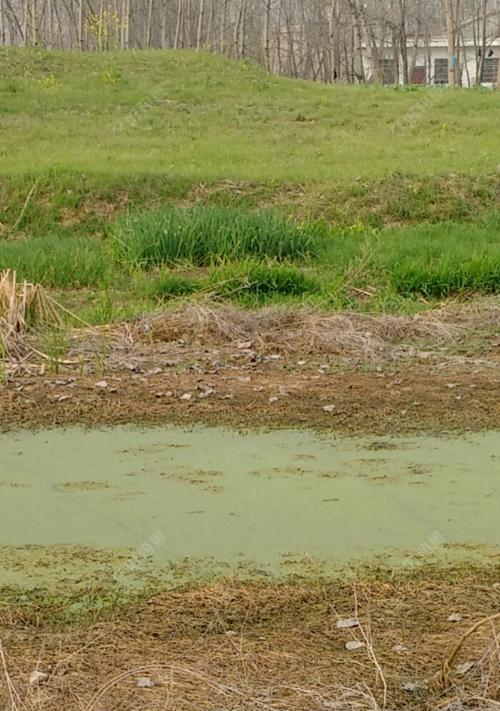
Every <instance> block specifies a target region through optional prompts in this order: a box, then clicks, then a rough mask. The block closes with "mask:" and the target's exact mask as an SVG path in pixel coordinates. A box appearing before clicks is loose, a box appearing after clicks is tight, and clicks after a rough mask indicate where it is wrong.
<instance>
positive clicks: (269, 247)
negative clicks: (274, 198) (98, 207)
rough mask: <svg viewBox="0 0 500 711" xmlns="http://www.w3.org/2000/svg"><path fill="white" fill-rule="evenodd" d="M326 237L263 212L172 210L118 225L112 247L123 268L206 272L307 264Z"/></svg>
mask: <svg viewBox="0 0 500 711" xmlns="http://www.w3.org/2000/svg"><path fill="white" fill-rule="evenodd" d="M323 233H324V228H323V227H322V226H321V224H320V223H317V224H314V223H313V224H308V225H300V224H297V223H295V222H293V221H291V220H286V219H284V218H282V217H279V216H277V215H275V214H274V213H272V212H269V211H264V210H260V211H258V212H249V211H244V210H239V209H234V208H228V207H199V208H192V209H180V208H172V209H170V210H164V211H160V212H146V213H142V214H139V215H132V216H130V217H128V218H126V219H124V220H121V221H119V223H118V225H117V226H116V229H115V233H114V236H113V245H114V249H115V253H116V255H117V258H118V260H119V262H121V263H122V264H124V265H128V266H130V267H133V268H136V267H142V268H146V269H147V268H150V267H156V266H162V265H168V266H175V265H178V264H182V263H185V264H190V265H194V266H208V265H211V264H214V263H217V262H218V261H221V260H226V259H227V260H236V259H244V258H246V257H250V256H251V257H256V258H261V259H264V258H270V259H276V260H279V261H281V260H288V259H299V260H304V259H306V258H308V257H310V256H311V255H312V254H313V253H314V252H315V250H316V245H317V240H318V237H319V235H320V234H323Z"/></svg>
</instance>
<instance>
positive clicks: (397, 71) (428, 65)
mask: <svg viewBox="0 0 500 711" xmlns="http://www.w3.org/2000/svg"><path fill="white" fill-rule="evenodd" d="M378 52H379V56H380V67H381V70H382V75H383V80H384V84H403V68H402V62H401V57H399V58H398V59H396V58H395V57H394V51H393V48H392V47H391V46H387V45H386V46H384V47H382V48H380V47H379V48H378ZM408 62H409V65H410V66H412V67H413V69H412V70H411V77H410V81H411V83H413V84H429V85H436V86H443V85H446V84H448V42H447V39H446V38H440V37H437V38H434V39H432V40H431V41H430V42H429V43H427V44H426V45H422V46H419V47H417V48H415V46H414V43H413V42H411V41H409V42H408ZM499 64H500V37H497V38H494V39H489V40H488V41H487V42H486V52H485V57H484V59H482V58H481V49H478V47H477V45H476V44H475V43H474V42H473V41H472V40H466V41H465V42H464V44H463V46H461V48H460V54H459V57H458V65H459V70H458V72H457V78H458V83H459V84H460V85H461V86H464V87H469V86H476V84H478V83H481V84H483V85H486V86H492V85H495V84H497V83H498V77H499ZM363 65H364V66H363V69H364V73H365V77H366V78H367V79H368V80H370V78H371V77H372V65H371V56H370V52H368V50H367V49H366V47H365V48H363ZM481 66H482V77H481V82H478V81H477V75H478V72H479V71H480V68H481Z"/></svg>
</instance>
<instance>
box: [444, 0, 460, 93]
mask: <svg viewBox="0 0 500 711" xmlns="http://www.w3.org/2000/svg"><path fill="white" fill-rule="evenodd" d="M444 5H445V15H446V32H447V36H448V86H450V87H451V88H454V87H456V85H457V64H458V60H457V31H456V23H455V14H454V12H453V0H444Z"/></svg>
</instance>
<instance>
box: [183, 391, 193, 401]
mask: <svg viewBox="0 0 500 711" xmlns="http://www.w3.org/2000/svg"><path fill="white" fill-rule="evenodd" d="M192 397H193V396H192V394H191V393H184V395H181V400H185V401H186V402H188V401H189V400H191V398H192Z"/></svg>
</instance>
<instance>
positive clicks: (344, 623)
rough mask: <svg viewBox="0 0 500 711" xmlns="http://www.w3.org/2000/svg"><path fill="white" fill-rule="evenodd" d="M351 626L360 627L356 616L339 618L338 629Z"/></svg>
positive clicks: (345, 628)
mask: <svg viewBox="0 0 500 711" xmlns="http://www.w3.org/2000/svg"><path fill="white" fill-rule="evenodd" d="M351 627H359V620H358V619H357V618H356V617H349V618H348V619H345V620H337V629H338V630H347V629H350V628H351Z"/></svg>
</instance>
